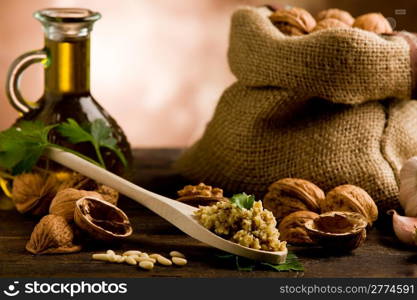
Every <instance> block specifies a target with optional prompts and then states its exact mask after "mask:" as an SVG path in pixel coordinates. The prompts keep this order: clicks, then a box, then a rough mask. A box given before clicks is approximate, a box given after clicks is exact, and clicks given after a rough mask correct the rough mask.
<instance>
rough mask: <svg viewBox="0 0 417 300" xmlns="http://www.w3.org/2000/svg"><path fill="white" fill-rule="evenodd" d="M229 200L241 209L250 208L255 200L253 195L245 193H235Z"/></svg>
mask: <svg viewBox="0 0 417 300" xmlns="http://www.w3.org/2000/svg"><path fill="white" fill-rule="evenodd" d="M230 202H232V203H234V204H236V206H237V207H239V208H241V209H243V208H246V209H251V208H252V206H253V203H254V202H255V196H253V195H247V194H246V193H241V194H236V195H233V196H232V198H230Z"/></svg>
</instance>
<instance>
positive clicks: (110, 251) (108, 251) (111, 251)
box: [106, 250, 116, 255]
mask: <svg viewBox="0 0 417 300" xmlns="http://www.w3.org/2000/svg"><path fill="white" fill-rule="evenodd" d="M106 253H107V254H109V255H116V253H114V251H113V250H107V252H106Z"/></svg>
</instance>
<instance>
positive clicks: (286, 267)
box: [261, 252, 304, 272]
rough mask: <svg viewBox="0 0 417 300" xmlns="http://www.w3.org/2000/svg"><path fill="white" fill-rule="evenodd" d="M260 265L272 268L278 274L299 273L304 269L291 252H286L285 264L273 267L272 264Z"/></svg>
mask: <svg viewBox="0 0 417 300" xmlns="http://www.w3.org/2000/svg"><path fill="white" fill-rule="evenodd" d="M261 265H263V266H266V267H268V268H272V269H274V270H276V271H279V272H280V271H299V272H302V271H304V267H303V265H302V264H301V262H300V261H299V260H298V257H297V256H296V255H295V254H294V253H292V252H288V254H287V259H286V261H285V263H283V264H280V265H273V264H269V263H264V262H262V263H261Z"/></svg>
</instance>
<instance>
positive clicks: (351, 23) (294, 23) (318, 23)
mask: <svg viewBox="0 0 417 300" xmlns="http://www.w3.org/2000/svg"><path fill="white" fill-rule="evenodd" d="M269 18H270V20H271V22H272V23H273V24H274V25H275V26H276V27H277V28H278V29H279V30H280V31H281V32H282V33H284V34H286V35H290V36H300V35H305V34H309V33H311V32H316V31H319V30H325V29H331V28H352V27H354V28H359V29H363V30H367V31H370V32H374V33H377V34H389V33H392V27H391V24H390V23H389V22H388V20H387V19H386V18H385V17H384V16H383V15H382V14H381V13H368V14H364V15H361V16H359V17H357V18H356V19H355V18H353V17H352V15H351V14H350V13H349V12H347V11H344V10H341V9H337V8H331V9H327V10H323V11H321V12H319V13H318V14H317V16H316V18H314V17H313V16H312V15H311V14H310V13H309V12H308V11H307V10H305V9H303V8H300V7H287V8H285V9H278V10H276V11H275V12H273V13H272V14H271V16H270V17H269Z"/></svg>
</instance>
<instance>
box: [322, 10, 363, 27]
mask: <svg viewBox="0 0 417 300" xmlns="http://www.w3.org/2000/svg"><path fill="white" fill-rule="evenodd" d="M330 18H331V19H337V20H339V21H341V22H343V23H345V24H346V25H348V26H352V24H353V22H355V19H354V18H353V17H352V15H351V14H350V13H349V12H347V11H345V10H341V9H338V8H330V9H326V10H322V11H321V12H319V13H318V14H317V17H316V20H317V22H320V21H322V20H325V19H330Z"/></svg>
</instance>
